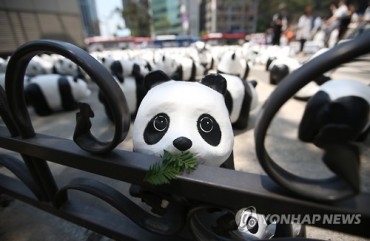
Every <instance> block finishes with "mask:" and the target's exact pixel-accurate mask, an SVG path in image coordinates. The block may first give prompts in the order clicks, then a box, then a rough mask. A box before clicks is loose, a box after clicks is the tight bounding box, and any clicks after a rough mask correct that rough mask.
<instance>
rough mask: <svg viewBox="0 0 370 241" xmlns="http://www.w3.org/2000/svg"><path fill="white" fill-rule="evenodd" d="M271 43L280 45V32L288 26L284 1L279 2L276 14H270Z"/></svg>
mask: <svg viewBox="0 0 370 241" xmlns="http://www.w3.org/2000/svg"><path fill="white" fill-rule="evenodd" d="M271 27H272V42H271V44H272V45H280V38H281V34H282V32H284V31H285V30H286V29H287V27H288V18H287V16H286V5H285V3H280V4H279V9H278V12H277V13H276V14H274V15H273V16H272V23H271Z"/></svg>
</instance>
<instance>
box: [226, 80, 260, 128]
mask: <svg viewBox="0 0 370 241" xmlns="http://www.w3.org/2000/svg"><path fill="white" fill-rule="evenodd" d="M221 75H222V76H223V77H224V78H225V79H226V82H227V91H226V93H225V102H226V106H227V109H228V110H229V113H230V120H231V123H232V125H233V128H234V129H238V130H242V129H245V128H247V126H248V121H249V114H250V112H251V111H252V110H254V109H255V108H256V107H257V105H258V94H257V92H256V86H257V82H256V81H254V80H251V81H246V80H242V79H241V78H239V77H238V76H235V75H229V74H221Z"/></svg>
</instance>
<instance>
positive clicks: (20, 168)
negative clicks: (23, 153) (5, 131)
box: [0, 154, 42, 199]
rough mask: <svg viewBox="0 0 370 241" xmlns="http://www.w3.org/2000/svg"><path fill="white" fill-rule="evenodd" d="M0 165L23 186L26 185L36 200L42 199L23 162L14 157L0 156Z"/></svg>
mask: <svg viewBox="0 0 370 241" xmlns="http://www.w3.org/2000/svg"><path fill="white" fill-rule="evenodd" d="M0 165H3V166H4V167H6V168H7V169H8V170H9V171H11V172H12V173H13V174H14V175H15V176H16V177H18V178H19V180H21V181H22V182H23V184H24V185H26V186H27V187H28V188H29V189H30V190H31V191H32V193H33V194H34V195H35V196H36V197H37V198H38V199H41V198H42V192H41V190H40V189H39V187H38V186H37V185H36V183H35V182H34V180H33V179H32V177H31V175H30V173H29V172H28V170H27V167H26V166H25V165H24V163H23V162H21V161H20V160H18V159H17V158H15V157H12V156H9V155H5V154H1V155H0Z"/></svg>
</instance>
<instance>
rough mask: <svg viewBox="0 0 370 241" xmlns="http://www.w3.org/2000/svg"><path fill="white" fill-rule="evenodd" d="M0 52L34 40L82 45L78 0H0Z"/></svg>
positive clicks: (82, 35) (11, 50)
mask: <svg viewBox="0 0 370 241" xmlns="http://www.w3.org/2000/svg"><path fill="white" fill-rule="evenodd" d="M0 32H1V34H0V53H2V54H5V53H11V52H13V51H14V50H15V49H16V48H17V47H19V46H20V45H21V44H23V43H25V42H27V41H30V40H36V39H45V38H48V39H59V40H63V41H68V42H71V43H73V44H75V45H78V46H81V47H83V46H84V37H85V36H84V32H83V24H82V20H81V11H80V6H79V2H78V0H18V1H14V0H1V1H0Z"/></svg>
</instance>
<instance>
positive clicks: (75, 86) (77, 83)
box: [68, 76, 91, 100]
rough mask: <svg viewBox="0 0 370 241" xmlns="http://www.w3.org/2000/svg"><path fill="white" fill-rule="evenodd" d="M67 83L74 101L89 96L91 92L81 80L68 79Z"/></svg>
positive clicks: (70, 77)
mask: <svg viewBox="0 0 370 241" xmlns="http://www.w3.org/2000/svg"><path fill="white" fill-rule="evenodd" d="M68 82H69V83H70V85H71V89H72V94H73V97H74V99H75V100H82V99H85V98H87V97H89V96H90V95H91V91H90V89H89V87H88V86H87V84H86V82H85V81H83V80H82V79H78V78H72V76H69V77H68Z"/></svg>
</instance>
